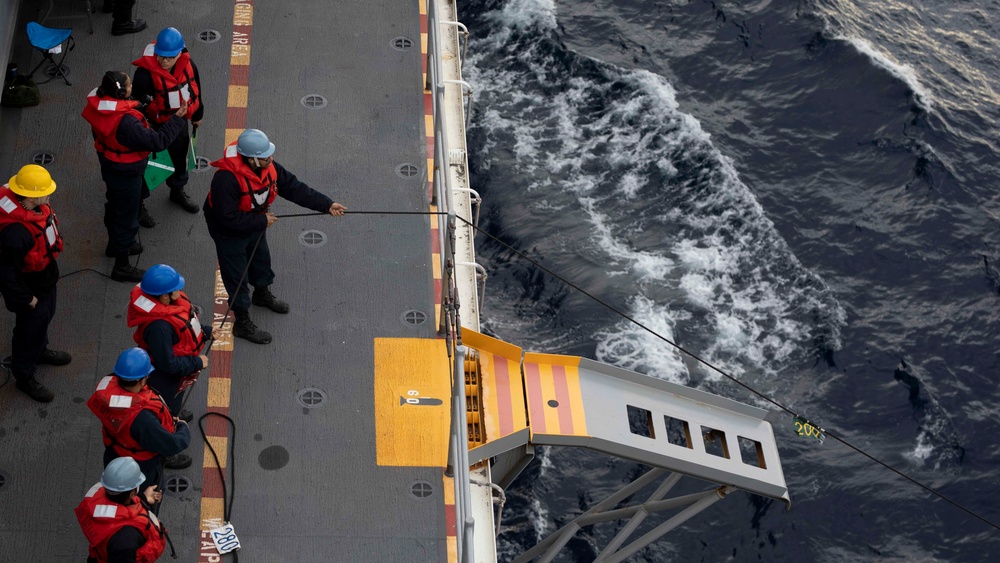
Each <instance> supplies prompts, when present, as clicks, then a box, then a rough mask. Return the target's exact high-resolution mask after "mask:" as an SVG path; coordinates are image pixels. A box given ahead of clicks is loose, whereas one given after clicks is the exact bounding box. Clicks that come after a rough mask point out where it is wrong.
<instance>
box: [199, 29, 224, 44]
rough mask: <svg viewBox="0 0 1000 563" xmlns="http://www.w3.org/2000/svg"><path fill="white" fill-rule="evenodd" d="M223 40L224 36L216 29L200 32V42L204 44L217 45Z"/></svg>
mask: <svg viewBox="0 0 1000 563" xmlns="http://www.w3.org/2000/svg"><path fill="white" fill-rule="evenodd" d="M219 39H222V34H221V33H219V32H218V31H216V30H214V29H203V30H201V31H199V32H198V41H201V42H202V43H215V42H216V41H218V40H219Z"/></svg>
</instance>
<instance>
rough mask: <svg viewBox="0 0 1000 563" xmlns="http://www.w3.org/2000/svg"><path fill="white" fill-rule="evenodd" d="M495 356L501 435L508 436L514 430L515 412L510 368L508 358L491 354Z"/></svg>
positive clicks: (494, 370) (494, 369) (494, 371)
mask: <svg viewBox="0 0 1000 563" xmlns="http://www.w3.org/2000/svg"><path fill="white" fill-rule="evenodd" d="M491 355H492V356H493V375H495V376H496V380H497V389H496V391H497V410H498V411H499V412H498V413H497V414H498V415H499V416H500V436H497V437H498V438H499V437H502V436H507V435H508V434H511V433H513V432H514V413H513V412H512V410H511V409H512V407H511V404H510V369H508V366H507V358H504V357H502V356H498V355H496V354H491Z"/></svg>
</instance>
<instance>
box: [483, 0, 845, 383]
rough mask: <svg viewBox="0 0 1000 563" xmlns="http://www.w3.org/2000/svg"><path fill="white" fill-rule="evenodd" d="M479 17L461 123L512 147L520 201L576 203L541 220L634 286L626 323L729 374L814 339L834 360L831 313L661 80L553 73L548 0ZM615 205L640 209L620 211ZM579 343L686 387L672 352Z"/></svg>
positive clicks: (604, 339)
mask: <svg viewBox="0 0 1000 563" xmlns="http://www.w3.org/2000/svg"><path fill="white" fill-rule="evenodd" d="M493 17H494V18H495V20H496V23H497V24H498V25H499V29H497V30H494V32H492V33H490V34H489V35H488V36H486V37H484V38H482V39H479V40H477V41H476V43H475V44H474V45H473V48H472V49H470V53H472V58H471V59H470V65H469V66H467V69H468V74H467V78H468V79H469V80H470V81H472V82H473V84H474V85H475V87H476V90H477V91H479V92H483V96H484V97H485V99H483V101H482V104H483V105H484V106H485V107H487V108H488V109H487V110H486V111H485V112H481V113H483V114H484V115H485V119H481V120H477V121H476V126H477V127H482V128H483V129H484V130H485V132H486V135H485V136H486V137H487V141H486V142H487V145H488V146H490V147H491V148H492V147H493V145H491V144H490V143H493V142H494V141H496V140H497V139H501V138H507V139H508V141H507V142H512V145H513V155H514V157H515V158H516V167H517V173H518V174H519V175H521V176H522V178H524V179H525V180H524V181H528V182H529V183H530V185H529V186H527V187H526V188H525V189H526V190H527V192H529V193H535V194H544V195H545V197H543V198H540V199H543V200H544V201H545V202H546V206H547V207H548V208H552V206H553V205H554V204H552V203H551V201H550V200H551V199H556V198H558V197H563V198H564V199H565V197H566V196H573V197H574V198H575V199H576V205H577V206H578V208H577V209H572V208H568V207H566V206H565V205H556V207H559V208H563V209H565V212H566V213H582V215H583V216H582V219H584V220H586V221H587V222H588V223H589V224H590V226H591V236H590V240H589V241H587V242H588V243H589V245H590V246H591V250H593V251H595V252H597V253H599V254H601V255H603V256H604V257H605V260H606V262H607V264H608V265H607V270H608V271H609V272H610V273H609V274H608V275H609V276H611V277H614V278H621V279H620V281H618V280H616V283H619V284H620V285H627V286H634V288H635V289H634V291H635V294H634V296H633V297H632V298H631V299H630V300H629V303H628V306H629V310H628V313H629V314H630V315H631V316H633V317H634V318H635V319H636V320H638V321H639V322H641V323H643V324H645V325H646V326H648V327H649V328H650V329H652V330H654V331H656V332H658V333H659V334H662V335H663V336H665V337H667V338H669V339H670V340H673V341H675V342H676V340H674V338H675V333H677V334H678V335H679V336H678V337H680V338H685V339H693V340H696V341H697V343H698V349H696V350H693V351H695V352H697V353H699V355H703V356H707V357H708V358H709V359H711V360H713V361H714V362H715V363H717V364H721V366H722V367H724V368H726V369H727V371H729V372H732V373H734V374H740V373H743V372H744V370H745V369H746V368H748V367H749V368H751V369H753V370H754V371H757V372H765V373H768V372H772V373H773V372H775V371H779V370H780V369H781V366H782V364H783V363H784V362H785V361H786V360H787V359H788V358H789V357H791V356H792V355H793V354H794V353H795V352H796V351H801V350H802V349H803V347H804V345H806V346H808V345H810V344H811V340H813V339H814V337H815V334H814V333H815V331H817V330H819V331H823V332H824V337H825V341H826V345H827V346H829V347H830V348H833V349H836V348H838V347H839V339H838V335H839V330H840V327H841V325H842V324H843V321H844V312H843V310H842V309H841V308H840V305H839V304H838V303H837V302H836V301H835V299H833V298H832V296H831V295H830V292H829V290H828V289H827V288H826V286H825V285H824V284H823V283H822V281H821V280H819V279H818V278H817V277H816V276H815V275H813V274H812V273H811V272H809V271H808V270H806V269H805V268H804V267H803V266H802V265H801V264H800V263H799V262H798V260H797V259H796V257H795V256H794V255H793V254H792V253H791V251H790V250H789V248H788V247H787V244H786V243H785V242H784V240H783V239H782V238H781V237H780V236H779V235H778V234H777V232H776V231H775V229H774V225H773V224H772V223H771V221H770V220H769V219H768V218H767V217H766V216H765V214H764V211H763V209H762V208H761V206H760V205H759V203H758V202H757V201H756V199H755V198H754V196H753V194H752V192H751V191H750V190H749V189H748V188H747V186H746V185H744V184H743V183H742V181H741V180H740V178H739V174H738V173H737V171H736V169H735V167H734V165H733V163H732V161H731V160H730V159H729V158H727V157H726V156H724V155H722V154H721V153H720V152H719V151H718V149H717V148H716V147H715V146H714V145H713V144H712V142H711V137H710V135H709V134H708V133H707V132H705V131H704V130H703V129H702V127H701V124H700V123H699V122H698V120H697V119H695V118H694V117H693V116H691V115H688V114H685V113H683V112H681V111H679V109H678V104H677V99H676V92H675V91H674V89H673V88H672V87H671V85H670V84H669V83H667V82H666V81H665V80H664V79H663V78H662V77H660V76H657V75H654V74H652V73H649V72H646V71H623V70H621V69H618V68H615V67H612V66H610V65H607V64H604V63H600V62H596V61H588V60H587V59H585V58H583V57H579V58H580V65H579V66H580V67H583V66H586V67H587V68H589V69H593V70H594V72H593V73H589V74H586V75H585V74H583V73H581V74H580V75H571V76H566V72H565V70H566V69H567V68H571V67H568V66H567V65H566V63H565V61H563V60H561V55H560V59H556V58H554V57H553V55H552V54H551V52H552V51H553V50H556V51H558V49H559V48H558V47H554V46H553V43H551V42H550V43H546V41H547V39H546V38H547V36H548V33H549V31H550V30H551V29H554V27H555V11H554V5H553V3H552V2H551V1H549V0H513V1H512V2H510V3H509V4H507V6H506V7H505V8H504V9H503V10H502V11H500V12H495V13H494V14H493ZM532 26H534V27H532ZM526 37H527V39H526ZM571 56H578V55H571ZM592 74H596V76H594V75H592ZM496 142H497V143H500V144H503V143H502V142H500V141H496ZM628 202H641V204H642V205H639V206H635V205H633V206H632V208H635V209H637V211H636V212H630V211H623V209H626V208H623V206H622V204H623V203H625V204H627V203H628ZM539 212H540V213H543V214H544V211H539ZM660 233H662V235H661V236H660V237H659V238H658V237H657V236H656V235H658V234H660ZM650 235H652V236H650ZM637 239H641V240H642V241H643V242H642V243H641V244H637V243H636V242H633V241H634V240H637ZM817 311H818V313H817ZM817 316H818V317H821V320H820V321H819V325H820V326H814V325H815V324H816V321H815V319H814V317H817ZM680 327H683V330H682V331H681V332H678V328H680ZM594 338H595V340H596V344H597V356H598V359H601V360H603V361H608V362H611V363H615V364H617V365H620V366H622V367H625V368H629V369H635V370H637V371H642V372H646V373H650V374H652V375H655V376H657V377H662V378H664V379H669V380H672V381H677V382H681V383H683V382H686V381H687V380H688V378H689V374H688V373H687V367H686V366H685V363H684V361H682V358H681V356H680V355H679V353H678V352H677V351H676V350H675V349H673V348H672V347H670V346H669V345H667V344H666V343H664V342H663V341H662V340H660V339H658V338H656V337H655V336H653V335H651V334H650V333H649V332H647V331H645V330H643V329H641V328H639V327H637V326H635V325H634V324H632V323H629V322H625V321H622V322H620V323H617V324H615V325H613V326H610V327H608V328H606V329H604V330H601V331H598V333H597V334H595V335H594ZM680 344H682V345H684V343H683V342H681V343H680Z"/></svg>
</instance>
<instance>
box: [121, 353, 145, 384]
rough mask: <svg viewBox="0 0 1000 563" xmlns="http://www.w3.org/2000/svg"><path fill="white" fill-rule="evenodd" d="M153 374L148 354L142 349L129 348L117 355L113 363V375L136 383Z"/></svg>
mask: <svg viewBox="0 0 1000 563" xmlns="http://www.w3.org/2000/svg"><path fill="white" fill-rule="evenodd" d="M151 373H153V364H152V362H150V361H149V354H147V353H146V351H145V350H143V349H142V348H129V349H128V350H125V351H124V352H122V353H121V354H119V355H118V361H117V362H115V375H117V376H118V377H120V378H122V379H128V380H130V381H136V380H139V379H142V378H143V377H146V376H147V375H149V374H151Z"/></svg>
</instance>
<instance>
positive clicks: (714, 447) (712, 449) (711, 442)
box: [701, 426, 729, 459]
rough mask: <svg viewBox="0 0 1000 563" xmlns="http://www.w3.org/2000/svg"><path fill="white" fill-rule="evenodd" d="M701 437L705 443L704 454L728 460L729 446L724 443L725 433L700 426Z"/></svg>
mask: <svg viewBox="0 0 1000 563" xmlns="http://www.w3.org/2000/svg"><path fill="white" fill-rule="evenodd" d="M701 436H702V439H704V441H705V453H707V454H711V455H715V456H719V457H724V458H726V459H729V444H727V443H726V433H725V432H723V431H721V430H716V429H715V428H709V427H708V426H702V427H701Z"/></svg>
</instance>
